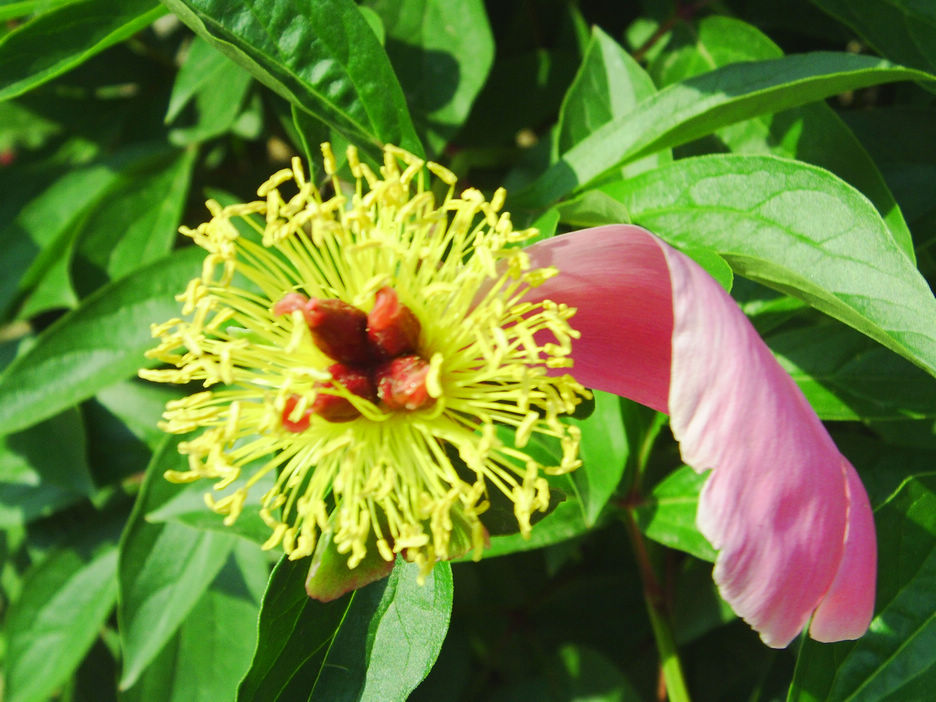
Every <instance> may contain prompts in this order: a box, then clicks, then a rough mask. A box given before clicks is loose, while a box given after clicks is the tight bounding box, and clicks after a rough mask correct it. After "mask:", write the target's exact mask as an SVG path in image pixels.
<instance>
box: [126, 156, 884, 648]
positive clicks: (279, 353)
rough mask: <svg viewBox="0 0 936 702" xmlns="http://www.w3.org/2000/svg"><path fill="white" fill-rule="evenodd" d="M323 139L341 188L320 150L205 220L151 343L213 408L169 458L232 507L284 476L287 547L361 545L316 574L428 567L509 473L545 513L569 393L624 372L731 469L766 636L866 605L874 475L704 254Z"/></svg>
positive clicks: (699, 456)
mask: <svg viewBox="0 0 936 702" xmlns="http://www.w3.org/2000/svg"><path fill="white" fill-rule="evenodd" d="M322 150H323V156H324V164H325V172H326V174H327V175H328V176H329V185H330V187H331V188H332V190H333V193H334V194H333V195H332V196H331V197H327V198H326V197H325V196H324V195H323V194H322V192H321V191H320V190H318V189H317V188H316V187H315V186H314V185H313V184H312V183H310V182H309V181H308V180H307V179H306V177H305V174H304V172H303V170H302V167H301V164H300V162H299V161H298V159H296V160H294V161H293V164H292V168H290V169H284V170H282V171H280V172H278V173H276V174H274V175H273V176H272V177H271V178H270V179H269V180H268V181H267V182H266V183H264V184H263V185H262V186H261V187H260V189H259V190H258V194H259V195H260V197H261V198H263V199H262V200H260V201H257V202H252V203H248V204H242V205H232V206H228V207H221V206H220V205H219V204H218V203H217V202H213V201H209V203H208V207H209V210H210V211H211V214H212V219H211V220H210V221H209V222H207V223H204V224H202V225H200V226H199V227H197V228H196V229H194V230H190V229H187V228H183V229H182V231H183V233H184V234H187V235H188V236H191V237H192V238H193V239H194V240H195V242H196V243H197V244H198V245H199V246H201V247H203V248H204V249H206V251H207V252H208V255H207V257H206V259H205V264H204V267H203V271H202V275H201V276H200V277H199V278H196V279H195V280H193V281H192V282H191V283H190V284H189V286H188V288H187V289H186V291H185V293H184V294H182V295H180V296H179V299H180V301H181V302H183V303H184V306H183V310H182V312H183V315H184V316H185V317H186V319H181V318H179V319H172V320H169V321H168V322H166V323H164V324H157V325H154V326H153V333H154V336H157V337H159V339H160V343H159V345H158V346H157V347H156V348H154V349H153V350H151V351H150V352H149V356H150V357H152V358H156V359H159V360H161V361H163V362H165V363H167V364H169V365H170V366H174V368H167V369H159V370H143V371H141V372H140V374H141V375H142V376H143V377H144V378H149V379H151V380H156V381H162V382H173V383H189V382H191V381H201V382H202V384H203V385H204V387H205V388H206V389H205V390H204V391H202V392H198V393H196V394H194V395H191V396H189V397H187V398H184V399H182V400H178V401H175V402H171V403H169V405H168V407H167V411H166V413H165V422H164V423H163V425H162V426H163V427H164V428H165V429H166V430H167V431H170V432H176V433H188V432H192V431H201V433H200V434H198V435H197V436H195V437H194V438H192V439H190V440H188V441H184V442H181V443H180V445H179V449H180V451H181V452H182V453H183V454H186V455H187V456H188V460H189V470H188V471H182V472H172V471H170V472H167V474H166V477H167V478H169V479H170V480H175V481H189V480H196V479H199V478H210V479H215V480H216V481H217V482H216V484H215V488H216V490H218V491H221V492H224V491H227V492H226V493H225V494H224V495H223V496H221V497H220V498H217V499H216V498H214V497H212V496H211V495H210V494H209V495H207V496H206V500H207V502H208V504H209V506H211V507H212V508H213V509H215V510H216V511H218V512H220V513H222V514H225V515H226V519H225V521H226V523H231V522H233V521H234V520H235V519H236V518H237V516H238V514H239V513H240V512H241V510H242V508H243V506H244V504H245V502H246V501H247V499H248V491H249V490H250V489H251V488H252V487H255V486H257V484H258V483H261V482H262V481H264V480H266V481H268V482H270V483H271V485H270V487H268V488H267V489H266V490H265V492H264V494H263V496H262V497H261V509H260V514H261V516H262V517H263V518H264V520H266V522H267V523H268V524H269V526H270V527H271V529H272V535H271V537H270V539H269V540H268V541H267V543H266V544H265V547H266V548H272V547H274V546H276V545H277V544H281V545H282V547H283V549H284V551H285V552H286V553H287V554H288V555H289V557H290V558H292V559H297V558H301V557H303V556H307V555H310V554H312V553H313V552H315V553H316V558H319V551H318V549H321V548H323V545H326V546H328V545H330V544H333V545H334V547H335V548H336V549H337V552H338V553H340V554H347V555H346V559H347V560H346V562H347V566H348V567H350V568H351V569H355V568H357V572H358V573H359V575H355V576H349V577H344V579H343V580H341V578H339V580H341V582H339V583H338V585H336V586H334V587H332V586H328V587H326V588H325V589H324V590H321V589H319V590H316V596H320V597H321V598H322V599H327V598H331V597H335V596H338V595H340V594H342V593H343V592H344V591H346V590H347V589H350V588H351V587H358V586H360V585H363V584H365V583H366V582H370V581H371V580H373V579H376V578H379V577H382V576H383V575H385V574H386V573H387V572H389V568H390V567H391V566H392V562H393V560H394V558H395V557H396V555H398V554H399V555H402V556H403V557H404V558H406V559H408V560H410V561H415V562H417V563H419V564H420V565H421V567H422V572H423V573H426V572H428V570H429V569H430V568H431V567H432V565H433V563H434V562H435V561H436V560H438V559H444V558H449V557H453V556H455V555H460V554H462V553H466V552H467V551H469V550H473V555H474V557H475V558H478V557H479V556H480V553H481V550H482V548H483V546H484V543H485V540H486V536H487V534H486V531H485V528H484V525H483V523H482V520H481V515H482V514H483V513H484V512H485V510H486V509H487V508H488V506H489V502H490V500H489V498H490V496H491V494H492V491H496V492H500V493H502V494H503V495H504V496H506V497H507V498H508V499H509V500H511V501H512V502H513V505H514V513H515V516H516V519H517V522H518V526H519V529H520V531H521V532H522V533H524V534H529V532H530V528H531V526H530V524H531V519H532V518H533V516H534V514H535V513H536V512H538V511H545V510H546V509H547V508H548V504H549V488H548V484H547V482H546V479H545V477H544V476H545V475H549V474H559V473H563V472H566V471H570V470H573V469H575V468H577V467H578V466H579V465H580V461H579V459H578V444H579V438H580V437H579V432H578V429H577V428H576V427H573V426H570V425H568V424H565V423H563V422H562V421H560V419H559V418H560V416H561V415H563V414H567V413H570V412H572V411H573V410H574V409H575V406H576V404H577V403H578V402H579V400H580V399H581V398H584V397H587V396H588V391H587V390H586V389H585V387H590V388H596V389H601V390H607V391H610V392H614V393H617V394H619V395H623V396H627V397H630V398H631V399H634V400H636V401H638V402H641V403H643V404H645V405H647V406H649V407H652V408H654V409H657V410H660V411H663V412H667V413H669V415H670V420H671V427H672V430H673V434H674V436H675V437H676V438H677V440H678V441H679V442H680V448H681V452H682V455H683V458H684V460H685V461H686V462H687V463H688V464H689V465H691V466H693V467H694V468H695V469H696V470H699V471H707V470H711V475H710V476H709V477H708V479H707V481H706V484H705V487H704V489H703V491H702V494H701V496H700V500H699V508H698V516H697V524H698V527H699V529H700V531H701V532H702V533H703V534H704V535H705V536H706V537H707V538H708V539H709V541H710V542H711V543H712V545H713V546H714V547H715V548H716V549H717V550H718V557H717V560H716V563H715V571H714V578H715V582H716V584H717V586H718V588H719V590H720V592H721V594H722V596H723V597H724V598H725V600H726V601H727V602H728V603H729V604H730V605H731V606H732V608H733V609H734V610H735V611H736V612H737V613H738V614H739V615H740V616H741V617H743V618H744V619H745V620H746V621H747V622H748V623H749V624H750V625H751V626H752V627H753V628H754V629H755V630H757V631H758V632H759V633H760V635H761V637H762V639H763V640H764V641H765V642H766V643H767V644H768V645H770V646H776V647H783V646H786V645H787V644H788V643H789V642H790V641H791V640H792V639H793V638H794V637H795V636H796V635H797V634H798V633H799V632H800V631H801V630H802V629H803V628H804V626H806V624H807V622H810V619H811V623H810V629H809V631H810V634H811V635H812V636H813V637H814V638H817V639H819V640H822V641H832V640H839V639H845V638H855V637H857V636H860V635H861V634H862V633H863V632H864V631H865V630H866V628H867V626H868V622H869V620H870V617H871V614H872V609H873V604H874V585H875V559H876V541H875V535H874V524H873V520H872V516H871V511H870V506H869V504H868V499H867V495H866V494H865V491H864V488H863V487H862V485H861V482H860V480H859V479H858V476H857V474H856V473H855V470H854V468H853V467H852V466H851V464H850V463H849V462H848V461H847V460H846V459H845V458H844V457H843V456H842V455H841V454H840V453H839V451H838V450H837V449H836V447H835V445H834V443H833V442H832V440H831V438H830V437H829V435H828V433H827V432H826V431H825V429H824V427H823V426H822V424H821V422H820V421H819V419H818V418H817V417H816V415H815V413H814V412H813V411H812V409H811V408H810V406H809V404H808V402H807V401H806V399H805V398H804V397H803V395H802V393H801V392H800V391H799V389H798V388H797V387H796V385H795V384H794V383H793V381H792V380H791V379H790V377H789V376H788V375H787V374H786V373H785V372H784V371H783V370H782V369H781V368H780V366H779V365H778V364H777V362H776V360H775V359H774V358H773V356H772V355H771V353H770V351H769V349H767V347H766V345H765V344H764V343H763V341H762V340H761V339H760V338H759V337H758V335H757V333H756V332H755V331H754V329H753V327H752V326H751V325H750V323H749V322H748V320H747V318H746V317H745V316H744V314H743V313H742V312H741V311H740V309H739V308H738V307H737V305H736V304H735V303H734V302H733V300H732V299H731V298H730V296H728V295H727V294H726V293H725V292H724V291H723V290H722V289H721V287H720V286H719V285H718V284H717V283H716V282H715V281H714V280H712V279H711V278H710V277H709V276H708V275H707V274H706V273H705V272H704V271H703V270H702V269H701V268H700V267H699V266H698V265H696V264H695V263H694V262H693V261H692V260H690V259H689V258H687V257H686V256H684V255H682V254H681V253H679V252H678V251H676V250H674V249H672V248H671V247H669V246H668V245H666V244H665V243H664V242H662V241H661V240H660V239H658V238H657V237H655V236H654V235H652V234H650V233H649V232H647V231H645V230H643V229H641V228H639V227H635V226H630V225H612V226H607V227H599V228H596V229H590V230H583V231H579V232H574V233H571V234H565V235H562V236H558V237H554V238H552V239H548V240H546V241H542V242H538V243H535V244H533V245H531V246H528V247H527V248H526V249H522V248H520V247H518V246H517V244H521V243H523V242H526V241H528V240H529V239H530V238H532V237H533V236H534V235H535V232H534V231H532V230H528V231H520V232H517V231H513V229H512V227H511V224H510V219H509V216H508V215H507V214H505V213H500V209H501V207H502V205H503V202H504V192H503V190H498V191H497V192H496V193H495V194H494V196H493V198H492V200H491V201H490V202H487V201H485V200H484V198H483V197H482V195H481V194H480V193H479V192H477V191H476V190H473V189H468V190H466V191H465V192H463V193H462V194H461V195H460V196H458V197H456V195H455V181H456V179H455V176H454V175H453V174H452V173H451V172H449V171H448V170H446V169H445V168H443V167H441V166H439V165H438V164H434V163H431V162H429V163H424V162H423V161H422V160H421V159H418V158H417V157H415V156H413V155H411V154H408V153H406V152H404V151H402V150H400V149H398V148H396V147H392V146H387V147H386V148H385V159H384V164H383V167H382V168H381V169H380V175H379V177H378V175H377V174H375V173H373V172H372V171H371V169H370V168H368V167H367V165H366V164H364V163H361V162H360V161H359V160H358V158H357V155H356V152H355V150H354V149H353V148H351V149H349V151H348V158H349V164H350V168H351V172H352V174H353V175H354V177H355V183H354V184H353V190H352V191H351V192H350V193H347V194H346V193H345V192H344V191H342V183H341V182H340V181H339V180H338V178H337V177H336V175H335V172H336V164H335V159H334V157H333V155H332V153H331V149H330V146H329V145H328V144H323V146H322ZM427 169H428V171H429V173H431V174H432V175H433V176H435V178H434V179H433V178H431V177H429V176H428V175H427V172H426V171H427ZM286 188H291V189H292V191H294V192H292V191H291V193H286V194H285V195H284V193H283V190H284V189H286ZM436 189H441V190H442V191H444V195H443V196H442V197H441V201H438V199H437V197H436V195H435V190H436ZM573 313H574V314H575V318H574V323H575V329H573V328H572V327H571V326H570V324H569V319H570V318H571V317H572V315H573ZM573 361H574V373H575V378H574V379H573V377H572V376H570V375H569V374H568V373H567V369H568V368H569V367H570V366H571V365H572V363H573ZM534 435H536V436H537V440H538V441H551V442H554V443H555V444H556V445H557V446H558V447H559V448H560V451H559V453H561V459H560V460H559V461H558V462H557V463H558V465H544V464H543V463H541V462H540V461H539V460H537V458H535V457H534V455H533V454H532V453H531V452H530V451H528V450H527V446H528V444H529V442H530V439H531V438H532V437H533V436H534ZM536 455H539V454H536ZM258 489H259V488H258ZM322 537H324V538H322ZM374 554H377V561H378V564H377V565H376V566H373V565H372V564H371V565H367V567H363V566H361V563H362V561H363V560H364V559H365V558H368V559H373V558H374ZM319 560H320V559H319ZM315 561H316V559H313V568H312V570H314V569H315V568H316V566H315V565H314V563H315ZM361 571H364V573H363V575H360V573H361ZM307 587H308V583H307ZM310 594H313V592H312V590H310Z"/></svg>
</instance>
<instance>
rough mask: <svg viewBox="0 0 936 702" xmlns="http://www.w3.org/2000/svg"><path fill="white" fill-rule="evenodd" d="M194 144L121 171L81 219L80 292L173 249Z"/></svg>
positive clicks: (79, 239)
mask: <svg viewBox="0 0 936 702" xmlns="http://www.w3.org/2000/svg"><path fill="white" fill-rule="evenodd" d="M195 155H196V152H195V150H194V149H191V150H187V151H180V152H176V153H173V154H170V156H169V158H168V159H160V160H159V161H158V162H157V163H156V164H154V165H153V166H152V167H148V168H145V169H143V170H142V171H134V172H128V173H125V174H122V175H121V177H120V178H119V179H118V181H117V182H116V183H114V185H113V186H112V187H110V188H108V190H107V191H106V192H105V193H104V194H103V196H102V197H101V199H100V201H99V202H98V203H97V205H96V206H95V207H93V208H92V209H91V210H90V211H89V212H88V215H87V216H86V217H85V218H84V219H83V221H82V222H81V224H80V226H79V228H78V232H77V233H76V237H77V238H78V242H77V260H76V261H75V264H74V269H75V277H76V286H77V287H78V291H79V293H80V294H83V295H86V294H87V293H89V292H91V291H93V290H95V289H96V288H97V287H98V286H100V285H102V284H103V283H105V282H107V281H108V280H116V279H118V278H121V277H123V276H125V275H127V274H128V273H131V272H132V271H134V270H136V269H138V268H140V267H141V266H143V265H145V264H147V263H150V262H152V261H155V260H157V259H159V258H162V257H163V256H165V255H166V254H168V253H169V252H170V251H171V250H172V244H173V243H174V242H175V239H176V230H177V228H178V226H179V221H180V219H181V217H182V210H183V208H184V206H185V202H186V198H187V196H188V189H189V181H190V180H191V177H192V169H193V167H194V165H195Z"/></svg>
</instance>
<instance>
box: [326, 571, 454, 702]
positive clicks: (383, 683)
mask: <svg viewBox="0 0 936 702" xmlns="http://www.w3.org/2000/svg"><path fill="white" fill-rule="evenodd" d="M451 609H452V570H451V566H449V564H448V563H445V562H442V563H437V564H436V566H435V568H433V570H432V572H431V573H430V574H429V575H428V576H427V577H426V581H425V583H423V584H420V583H419V566H417V565H416V564H415V563H403V562H402V561H398V562H397V564H396V566H395V567H394V569H393V572H392V573H391V574H390V577H389V578H387V579H386V580H385V581H380V582H377V583H374V584H372V585H370V586H368V587H365V588H363V589H361V590H358V591H357V594H356V595H355V597H354V600H353V602H352V604H351V607H350V608H349V610H348V614H347V616H346V617H345V619H344V622H343V623H342V625H341V628H340V629H339V631H338V633H337V636H336V637H335V640H334V642H333V643H332V645H331V647H330V649H329V651H328V655H327V657H326V659H325V661H324V663H323V665H322V669H321V673H320V674H319V677H318V679H317V680H316V682H315V687H314V688H313V689H312V692H311V694H310V695H309V701H310V702H316V701H318V700H321V702H405V700H406V699H407V698H408V697H409V694H410V693H411V692H412V691H413V690H414V689H416V686H417V685H419V683H420V682H422V680H423V678H425V677H426V675H427V674H428V673H429V671H430V670H431V669H432V666H433V664H434V663H435V661H436V658H437V657H438V655H439V651H440V650H441V648H442V642H443V641H444V640H445V634H446V633H447V632H448V626H449V616H450V614H451Z"/></svg>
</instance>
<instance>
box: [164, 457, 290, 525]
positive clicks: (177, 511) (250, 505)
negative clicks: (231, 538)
mask: <svg viewBox="0 0 936 702" xmlns="http://www.w3.org/2000/svg"><path fill="white" fill-rule="evenodd" d="M252 474H253V471H252V470H246V469H245V470H244V477H243V478H241V479H240V480H236V481H234V483H232V484H231V485H230V487H229V488H228V489H226V490H225V491H224V492H222V493H218V492H217V491H215V490H213V489H212V488H211V487H210V486H208V485H207V484H205V483H193V484H191V485H178V486H177V487H176V490H175V491H174V493H173V495H172V497H170V498H169V499H167V500H166V501H165V502H164V503H163V504H161V505H160V506H159V507H157V508H155V509H153V510H151V511H149V512H147V514H146V521H148V522H151V523H157V522H174V523H177V524H184V525H185V526H189V527H193V528H195V529H199V530H210V531H219V532H222V533H225V534H236V535H238V536H240V537H243V538H245V539H247V540H248V541H252V542H254V543H255V544H263V543H265V542H266V541H267V539H269V538H270V527H269V526H267V524H266V523H265V522H264V521H263V519H262V518H261V517H260V506H261V501H262V498H263V495H264V494H265V493H266V491H267V490H269V489H270V488H272V487H273V485H274V483H275V482H276V480H275V477H276V476H275V475H272V474H267V475H264V476H263V477H262V478H260V479H259V480H258V481H257V482H256V483H255V484H253V485H252V486H251V489H250V490H249V491H248V492H247V499H246V501H245V502H244V509H243V512H241V514H240V516H239V517H238V518H237V521H235V522H234V523H233V524H231V525H230V526H227V525H225V524H224V517H223V516H222V515H220V514H215V513H214V512H212V511H211V510H209V509H206V507H205V493H208V492H210V493H211V494H212V496H213V497H214V498H215V499H221V498H223V497H224V496H226V495H229V494H230V493H231V492H233V491H235V490H237V489H239V488H241V487H244V486H245V483H246V482H247V480H248V477H247V476H250V475H252Z"/></svg>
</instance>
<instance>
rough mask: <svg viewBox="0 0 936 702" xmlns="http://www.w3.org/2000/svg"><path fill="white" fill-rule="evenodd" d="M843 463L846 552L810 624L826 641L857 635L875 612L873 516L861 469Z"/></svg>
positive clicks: (815, 634) (814, 634) (811, 630)
mask: <svg viewBox="0 0 936 702" xmlns="http://www.w3.org/2000/svg"><path fill="white" fill-rule="evenodd" d="M842 463H843V464H844V467H845V472H846V477H847V480H848V494H849V509H848V531H847V533H846V535H845V555H844V556H843V558H842V562H841V564H840V565H839V569H838V573H836V575H835V580H833V581H832V587H830V588H829V591H828V592H827V593H826V594H825V597H823V598H822V602H821V603H820V604H819V608H818V609H817V610H816V613H815V614H814V615H813V618H812V623H811V624H810V626H809V635H810V636H812V637H813V638H814V639H816V640H817V641H825V642H829V641H842V640H844V639H857V638H858V637H859V636H861V635H862V634H864V632H865V631H866V630H867V628H868V622H870V621H871V617H872V615H873V614H874V594H875V573H876V572H877V539H876V538H875V534H874V517H873V515H872V513H871V505H870V503H869V502H868V495H867V493H866V492H865V489H864V486H863V485H862V484H861V479H860V478H859V477H858V473H856V472H855V469H854V468H853V467H852V465H851V463H849V462H848V461H847V460H845V459H844V458H843V459H842Z"/></svg>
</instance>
